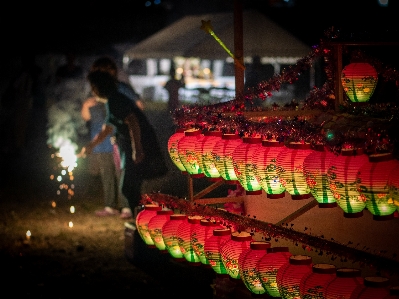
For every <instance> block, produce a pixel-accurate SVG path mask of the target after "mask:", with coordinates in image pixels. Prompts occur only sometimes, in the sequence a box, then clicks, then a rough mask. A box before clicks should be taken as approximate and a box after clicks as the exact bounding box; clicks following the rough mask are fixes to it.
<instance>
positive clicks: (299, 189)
mask: <svg viewBox="0 0 399 299" xmlns="http://www.w3.org/2000/svg"><path fill="white" fill-rule="evenodd" d="M312 152H313V150H312V149H311V147H310V143H301V142H290V143H288V144H287V145H286V146H285V148H284V149H283V150H282V151H281V152H280V153H279V154H278V156H277V158H276V165H277V173H278V175H279V177H280V180H281V182H282V184H283V185H284V187H285V190H286V191H287V192H288V193H289V194H290V195H291V198H292V199H293V200H301V199H306V198H309V197H310V196H311V193H310V189H309V187H308V184H307V183H306V178H305V175H304V173H303V162H304V160H305V158H306V157H307V156H308V155H309V154H311V153H312Z"/></svg>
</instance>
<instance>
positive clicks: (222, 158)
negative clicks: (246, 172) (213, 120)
mask: <svg viewBox="0 0 399 299" xmlns="http://www.w3.org/2000/svg"><path fill="white" fill-rule="evenodd" d="M240 144H242V139H241V138H240V136H239V135H238V134H223V135H222V139H221V140H219V141H218V142H217V143H216V144H215V147H214V148H213V159H214V161H215V166H216V168H217V170H218V171H219V173H220V175H221V176H222V178H223V179H224V180H226V181H227V182H230V183H235V182H238V177H237V175H236V172H235V170H234V164H233V152H234V150H235V148H236V147H237V146H239V145H240Z"/></svg>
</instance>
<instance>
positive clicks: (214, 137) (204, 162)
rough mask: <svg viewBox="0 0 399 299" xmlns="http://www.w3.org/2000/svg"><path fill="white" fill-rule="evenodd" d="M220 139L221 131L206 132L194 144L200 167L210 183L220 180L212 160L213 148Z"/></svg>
mask: <svg viewBox="0 0 399 299" xmlns="http://www.w3.org/2000/svg"><path fill="white" fill-rule="evenodd" d="M220 139H222V131H206V132H204V136H203V137H202V138H201V139H199V140H197V142H196V143H195V152H196V153H197V156H198V162H199V164H200V167H201V169H202V171H203V173H204V174H205V176H206V177H207V178H209V180H211V181H218V180H222V179H223V178H222V176H221V175H220V173H219V171H218V169H217V168H216V166H215V161H214V159H213V148H214V146H215V144H216V143H217V142H218V141H219V140H220Z"/></svg>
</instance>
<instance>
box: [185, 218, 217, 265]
mask: <svg viewBox="0 0 399 299" xmlns="http://www.w3.org/2000/svg"><path fill="white" fill-rule="evenodd" d="M218 228H219V229H222V228H224V227H223V226H222V225H221V224H220V222H218V221H214V220H209V219H201V220H200V225H196V226H194V228H193V231H192V234H191V243H192V246H193V249H194V252H195V253H196V254H197V255H198V256H199V259H200V261H201V263H202V264H203V265H209V260H208V259H207V257H206V254H205V240H206V239H208V238H209V237H210V236H212V234H213V231H214V230H215V229H218Z"/></svg>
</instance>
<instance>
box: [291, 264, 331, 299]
mask: <svg viewBox="0 0 399 299" xmlns="http://www.w3.org/2000/svg"><path fill="white" fill-rule="evenodd" d="M336 270H337V269H336V267H335V266H334V265H330V264H314V265H313V266H312V272H310V273H308V274H306V275H305V276H304V277H302V279H301V282H300V283H299V295H300V296H301V298H325V291H326V287H327V285H328V283H329V282H330V281H332V280H333V279H334V278H335V272H336Z"/></svg>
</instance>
